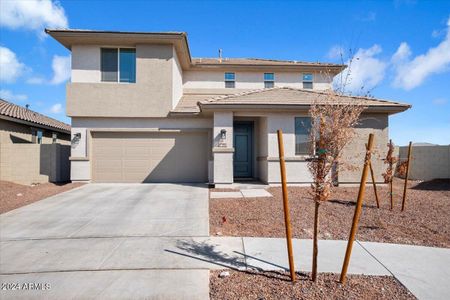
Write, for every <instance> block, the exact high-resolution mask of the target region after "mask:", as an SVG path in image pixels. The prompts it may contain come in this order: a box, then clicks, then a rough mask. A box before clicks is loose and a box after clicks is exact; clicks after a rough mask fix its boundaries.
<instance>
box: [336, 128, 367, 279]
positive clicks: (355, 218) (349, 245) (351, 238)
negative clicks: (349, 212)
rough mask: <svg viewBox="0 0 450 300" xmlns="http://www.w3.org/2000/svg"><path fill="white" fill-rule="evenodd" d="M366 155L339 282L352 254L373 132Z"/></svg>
mask: <svg viewBox="0 0 450 300" xmlns="http://www.w3.org/2000/svg"><path fill="white" fill-rule="evenodd" d="M367 145H368V146H367V150H366V156H365V159H364V167H363V171H362V175H361V182H360V184H359V192H358V200H357V201H356V207H355V214H354V215H353V222H352V229H351V230H350V236H349V238H348V243H347V250H346V251H345V258H344V263H343V265H342V271H341V278H340V282H341V283H342V284H345V280H346V276H347V269H348V264H349V262H350V256H351V254H352V248H353V241H354V240H355V236H356V232H357V231H358V222H359V216H360V214H361V208H362V202H363V197H364V192H365V190H366V180H367V171H368V167H369V164H370V155H371V153H370V151H372V145H373V134H372V133H371V134H369V142H368V143H367Z"/></svg>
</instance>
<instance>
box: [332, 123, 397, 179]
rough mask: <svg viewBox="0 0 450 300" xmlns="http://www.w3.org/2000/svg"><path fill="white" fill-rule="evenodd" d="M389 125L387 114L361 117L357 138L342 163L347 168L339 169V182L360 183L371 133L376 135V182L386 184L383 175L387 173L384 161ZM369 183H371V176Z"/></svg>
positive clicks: (374, 154)
mask: <svg viewBox="0 0 450 300" xmlns="http://www.w3.org/2000/svg"><path fill="white" fill-rule="evenodd" d="M388 125H389V118H388V115H387V114H363V115H362V116H361V118H360V123H359V124H358V125H357V127H356V129H355V137H354V138H353V140H352V141H351V142H350V143H349V144H348V145H347V146H346V147H345V149H344V152H343V156H342V162H343V165H344V166H347V168H346V167H341V168H339V182H342V183H358V182H359V181H360V179H361V171H362V166H363V163H364V157H365V147H366V146H365V145H366V144H367V141H368V138H369V134H370V133H373V134H374V147H373V151H372V152H373V155H372V167H373V170H374V175H375V180H376V181H377V182H384V179H383V176H382V175H381V174H382V173H384V172H385V170H386V165H385V164H384V163H383V160H382V159H384V158H385V157H386V152H387V143H388V142H389V131H388ZM348 167H350V168H351V169H349V168H348ZM368 181H371V178H370V176H369V177H368Z"/></svg>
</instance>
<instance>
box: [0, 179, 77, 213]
mask: <svg viewBox="0 0 450 300" xmlns="http://www.w3.org/2000/svg"><path fill="white" fill-rule="evenodd" d="M81 185H83V183H64V184H55V183H42V184H36V185H22V184H17V183H13V182H9V181H0V199H1V201H0V214H2V213H5V212H7V211H10V210H13V209H16V208H19V207H21V206H24V205H28V204H31V203H33V202H36V201H39V200H42V199H45V198H47V197H50V196H53V195H56V194H59V193H62V192H65V191H68V190H71V189H73V188H76V187H79V186H81Z"/></svg>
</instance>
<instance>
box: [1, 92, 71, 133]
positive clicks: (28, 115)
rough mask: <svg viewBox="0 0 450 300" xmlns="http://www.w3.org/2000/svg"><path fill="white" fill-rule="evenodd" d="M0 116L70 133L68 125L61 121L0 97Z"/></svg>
mask: <svg viewBox="0 0 450 300" xmlns="http://www.w3.org/2000/svg"><path fill="white" fill-rule="evenodd" d="M0 117H6V118H7V119H8V120H11V121H14V120H17V121H19V123H23V122H20V121H25V122H28V123H32V124H36V126H37V127H42V126H44V127H50V128H53V129H55V130H56V131H62V132H65V133H70V125H69V124H66V123H63V122H61V121H58V120H55V119H52V118H50V117H47V116H44V115H42V114H40V113H38V112H35V111H32V110H30V109H27V108H25V107H22V106H19V105H16V104H13V103H11V102H8V101H6V100H3V99H0ZM39 125H40V126H39Z"/></svg>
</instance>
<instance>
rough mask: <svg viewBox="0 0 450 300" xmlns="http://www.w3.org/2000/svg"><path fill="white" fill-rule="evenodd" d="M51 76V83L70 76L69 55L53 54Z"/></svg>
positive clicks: (56, 82)
mask: <svg viewBox="0 0 450 300" xmlns="http://www.w3.org/2000/svg"><path fill="white" fill-rule="evenodd" d="M52 69H53V78H52V79H51V81H50V83H51V84H60V83H62V82H64V81H66V80H68V79H69V78H70V73H71V70H70V55H69V56H59V55H55V56H53V61H52Z"/></svg>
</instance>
